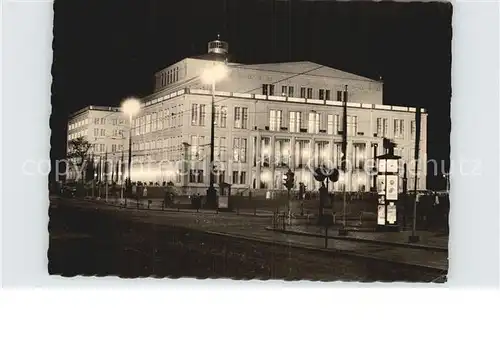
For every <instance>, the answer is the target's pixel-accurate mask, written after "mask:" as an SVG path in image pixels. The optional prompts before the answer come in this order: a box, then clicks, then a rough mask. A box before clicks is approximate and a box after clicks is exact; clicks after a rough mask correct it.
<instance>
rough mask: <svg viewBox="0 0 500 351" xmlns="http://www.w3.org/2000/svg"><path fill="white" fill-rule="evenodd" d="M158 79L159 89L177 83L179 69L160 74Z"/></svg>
mask: <svg viewBox="0 0 500 351" xmlns="http://www.w3.org/2000/svg"><path fill="white" fill-rule="evenodd" d="M158 79H159V82H160V86H161V87H164V86H166V85H169V84H172V83H175V82H177V81H179V67H175V68H172V69H169V70H168V71H167V72H162V73H161V74H160V77H159V78H158Z"/></svg>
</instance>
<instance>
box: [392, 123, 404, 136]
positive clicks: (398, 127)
mask: <svg viewBox="0 0 500 351" xmlns="http://www.w3.org/2000/svg"><path fill="white" fill-rule="evenodd" d="M404 123H405V121H404V119H395V120H394V137H395V138H404V133H405V131H404V128H405V124H404Z"/></svg>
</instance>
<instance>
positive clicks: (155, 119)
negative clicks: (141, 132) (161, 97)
mask: <svg viewBox="0 0 500 351" xmlns="http://www.w3.org/2000/svg"><path fill="white" fill-rule="evenodd" d="M157 128H158V117H157V114H156V112H155V113H153V123H152V125H151V131H152V132H155V131H156V129H157Z"/></svg>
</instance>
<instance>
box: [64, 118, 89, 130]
mask: <svg viewBox="0 0 500 351" xmlns="http://www.w3.org/2000/svg"><path fill="white" fill-rule="evenodd" d="M87 124H89V120H88V118H85V119H82V120H79V121H77V122H73V123H70V124H69V125H68V130H73V129H76V128H80V127H83V126H85V125H87Z"/></svg>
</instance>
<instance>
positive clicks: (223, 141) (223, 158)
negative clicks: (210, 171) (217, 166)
mask: <svg viewBox="0 0 500 351" xmlns="http://www.w3.org/2000/svg"><path fill="white" fill-rule="evenodd" d="M219 144H220V159H221V161H226V159H227V157H226V150H227V145H226V138H225V137H221V138H220V141H219Z"/></svg>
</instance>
